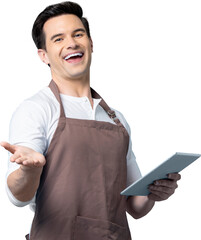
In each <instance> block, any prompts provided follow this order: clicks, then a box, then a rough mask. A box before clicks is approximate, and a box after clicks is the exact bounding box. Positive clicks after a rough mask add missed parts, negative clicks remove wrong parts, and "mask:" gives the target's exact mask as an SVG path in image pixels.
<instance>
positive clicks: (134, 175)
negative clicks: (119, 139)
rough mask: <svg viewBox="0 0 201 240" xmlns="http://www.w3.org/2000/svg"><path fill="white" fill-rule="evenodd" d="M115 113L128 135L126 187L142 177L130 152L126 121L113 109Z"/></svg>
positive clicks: (128, 127)
mask: <svg viewBox="0 0 201 240" xmlns="http://www.w3.org/2000/svg"><path fill="white" fill-rule="evenodd" d="M113 110H114V111H115V113H116V116H117V117H118V118H119V120H120V121H121V123H122V124H123V125H124V127H125V128H126V130H127V132H128V134H129V147H128V152H127V157H126V158H127V186H129V185H130V184H132V183H133V182H135V181H137V180H138V179H139V178H141V177H142V174H141V172H140V169H139V167H138V164H137V161H136V157H135V154H134V152H133V150H132V139H131V129H130V126H129V124H128V122H127V121H126V119H125V117H124V116H123V114H122V113H121V112H119V111H117V110H115V109H113Z"/></svg>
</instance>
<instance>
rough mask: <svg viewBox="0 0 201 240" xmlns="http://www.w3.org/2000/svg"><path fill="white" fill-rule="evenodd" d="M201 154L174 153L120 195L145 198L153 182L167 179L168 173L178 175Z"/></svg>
mask: <svg viewBox="0 0 201 240" xmlns="http://www.w3.org/2000/svg"><path fill="white" fill-rule="evenodd" d="M200 156H201V154H191V153H178V152H177V153H175V154H174V155H173V156H172V157H170V158H168V159H167V160H166V161H164V162H163V163H162V164H160V165H159V166H158V167H156V168H155V169H153V170H152V171H151V172H149V173H148V174H146V175H145V176H144V177H142V178H140V179H139V180H137V181H136V182H134V183H132V184H131V185H130V186H128V187H127V188H125V189H124V190H123V191H122V192H121V193H120V194H121V195H127V196H134V195H138V196H146V195H148V194H149V193H150V192H149V190H148V186H149V185H150V184H152V183H153V182H154V181H155V180H159V179H167V174H168V173H178V172H180V171H181V170H183V169H184V168H186V167H187V166H188V165H190V164H191V163H193V162H194V161H195V160H197V159H198V158H199V157H200Z"/></svg>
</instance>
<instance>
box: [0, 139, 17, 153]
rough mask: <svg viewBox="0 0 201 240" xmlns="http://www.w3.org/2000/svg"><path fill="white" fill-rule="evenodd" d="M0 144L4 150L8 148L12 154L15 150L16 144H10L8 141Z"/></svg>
mask: <svg viewBox="0 0 201 240" xmlns="http://www.w3.org/2000/svg"><path fill="white" fill-rule="evenodd" d="M0 145H1V146H2V147H4V148H5V149H6V150H8V151H9V152H11V153H12V154H14V153H15V151H16V146H15V145H11V144H10V143H8V142H0Z"/></svg>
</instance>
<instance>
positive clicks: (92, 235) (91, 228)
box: [73, 216, 127, 240]
mask: <svg viewBox="0 0 201 240" xmlns="http://www.w3.org/2000/svg"><path fill="white" fill-rule="evenodd" d="M126 233H127V231H126V228H125V227H122V226H120V225H118V224H115V223H112V222H110V221H105V220H101V219H93V218H88V217H81V216H76V221H75V226H74V238H73V240H123V239H127V238H126V236H127V235H126Z"/></svg>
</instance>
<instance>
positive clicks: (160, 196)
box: [150, 190, 172, 201]
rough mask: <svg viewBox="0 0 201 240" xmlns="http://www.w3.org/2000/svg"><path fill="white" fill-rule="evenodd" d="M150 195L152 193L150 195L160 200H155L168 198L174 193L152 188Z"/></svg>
mask: <svg viewBox="0 0 201 240" xmlns="http://www.w3.org/2000/svg"><path fill="white" fill-rule="evenodd" d="M150 195H151V196H150V197H151V198H155V199H158V200H155V201H162V200H166V199H168V198H169V197H170V196H171V195H172V194H168V193H165V192H158V191H153V190H152V191H151V194H150Z"/></svg>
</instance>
